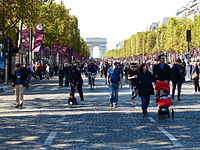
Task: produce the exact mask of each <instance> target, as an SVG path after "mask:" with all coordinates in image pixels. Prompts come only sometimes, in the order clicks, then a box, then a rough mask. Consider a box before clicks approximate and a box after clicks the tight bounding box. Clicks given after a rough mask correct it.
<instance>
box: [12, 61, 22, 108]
mask: <svg viewBox="0 0 200 150" xmlns="http://www.w3.org/2000/svg"><path fill="white" fill-rule="evenodd" d="M24 82H25V76H24V73H23V71H22V70H21V68H20V65H19V64H16V65H15V72H14V75H13V78H12V86H13V87H14V88H15V95H16V106H15V108H22V107H23V103H24V95H23V92H24Z"/></svg>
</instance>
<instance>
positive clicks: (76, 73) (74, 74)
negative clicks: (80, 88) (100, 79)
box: [70, 68, 83, 86]
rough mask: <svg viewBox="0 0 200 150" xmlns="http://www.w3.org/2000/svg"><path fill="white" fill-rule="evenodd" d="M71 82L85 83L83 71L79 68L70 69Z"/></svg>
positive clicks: (74, 83)
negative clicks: (82, 75)
mask: <svg viewBox="0 0 200 150" xmlns="http://www.w3.org/2000/svg"><path fill="white" fill-rule="evenodd" d="M70 82H71V84H73V85H74V86H77V85H83V79H82V77H81V72H80V70H78V69H74V68H73V69H72V70H71V71H70Z"/></svg>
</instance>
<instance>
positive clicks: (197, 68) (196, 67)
mask: <svg viewBox="0 0 200 150" xmlns="http://www.w3.org/2000/svg"><path fill="white" fill-rule="evenodd" d="M194 72H196V74H197V78H195V80H199V67H198V66H195V67H194V71H193V73H194Z"/></svg>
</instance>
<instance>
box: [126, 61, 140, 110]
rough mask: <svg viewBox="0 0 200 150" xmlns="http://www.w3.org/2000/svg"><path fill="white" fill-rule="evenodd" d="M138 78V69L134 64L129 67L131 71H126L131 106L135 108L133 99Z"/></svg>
mask: <svg viewBox="0 0 200 150" xmlns="http://www.w3.org/2000/svg"><path fill="white" fill-rule="evenodd" d="M137 76H138V68H137V65H136V64H135V63H133V64H132V65H131V69H130V70H129V71H128V80H129V85H130V89H131V104H132V106H135V97H136V96H137V95H136V92H135V91H136V81H137Z"/></svg>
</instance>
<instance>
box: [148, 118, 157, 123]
mask: <svg viewBox="0 0 200 150" xmlns="http://www.w3.org/2000/svg"><path fill="white" fill-rule="evenodd" d="M148 119H149V120H150V122H152V123H155V122H156V121H155V120H154V119H153V118H152V117H148Z"/></svg>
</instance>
